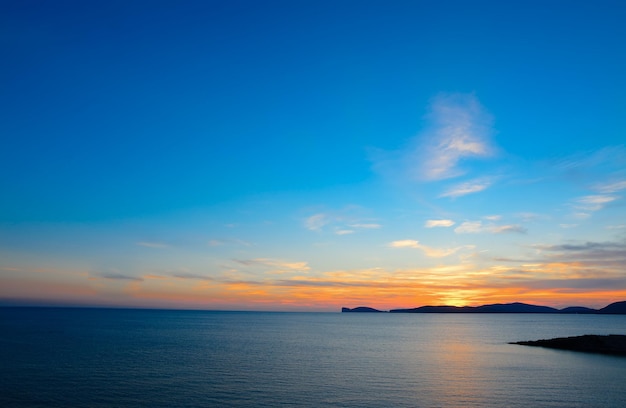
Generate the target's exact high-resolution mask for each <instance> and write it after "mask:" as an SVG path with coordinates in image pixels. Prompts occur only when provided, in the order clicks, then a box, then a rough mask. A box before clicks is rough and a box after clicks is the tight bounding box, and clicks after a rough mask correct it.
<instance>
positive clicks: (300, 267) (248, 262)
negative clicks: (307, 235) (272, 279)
mask: <svg viewBox="0 0 626 408" xmlns="http://www.w3.org/2000/svg"><path fill="white" fill-rule="evenodd" d="M235 261H236V262H237V263H239V264H241V265H245V266H262V267H267V268H275V269H276V270H277V271H278V272H286V271H308V270H310V269H311V268H310V267H309V265H308V263H307V262H288V261H283V260H279V259H271V258H254V259H244V260H235Z"/></svg>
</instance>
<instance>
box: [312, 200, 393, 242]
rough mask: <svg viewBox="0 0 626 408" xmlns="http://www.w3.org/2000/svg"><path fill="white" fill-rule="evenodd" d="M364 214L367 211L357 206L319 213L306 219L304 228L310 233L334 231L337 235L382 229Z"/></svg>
mask: <svg viewBox="0 0 626 408" xmlns="http://www.w3.org/2000/svg"><path fill="white" fill-rule="evenodd" d="M364 212H367V211H366V210H365V209H364V208H362V207H360V206H356V205H350V206H346V207H344V208H342V209H338V210H329V211H324V212H318V213H316V214H313V215H310V216H308V217H306V218H305V219H304V226H305V228H307V229H308V230H310V231H317V232H322V231H332V232H333V233H334V234H336V235H346V234H352V233H356V232H358V231H359V230H372V229H379V228H382V225H381V224H379V223H376V222H372V221H373V219H372V218H369V217H367V216H364V214H363V213H364Z"/></svg>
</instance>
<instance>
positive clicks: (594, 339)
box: [509, 334, 626, 356]
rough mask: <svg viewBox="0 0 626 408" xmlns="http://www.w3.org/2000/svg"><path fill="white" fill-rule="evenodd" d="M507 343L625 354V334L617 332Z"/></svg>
mask: <svg viewBox="0 0 626 408" xmlns="http://www.w3.org/2000/svg"><path fill="white" fill-rule="evenodd" d="M509 344H520V345H523V346H535V347H547V348H553V349H559V350H570V351H584V352H588V353H602V354H613V355H620V356H626V336H624V335H619V334H609V335H607V336H599V335H595V334H585V335H584V336H575V337H559V338H556V339H547V340H535V341H516V342H514V343H509Z"/></svg>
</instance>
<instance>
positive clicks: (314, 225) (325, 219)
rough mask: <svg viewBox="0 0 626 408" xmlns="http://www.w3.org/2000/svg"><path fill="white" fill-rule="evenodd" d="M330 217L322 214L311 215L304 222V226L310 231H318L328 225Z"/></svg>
mask: <svg viewBox="0 0 626 408" xmlns="http://www.w3.org/2000/svg"><path fill="white" fill-rule="evenodd" d="M330 221H331V220H330V217H329V216H328V215H327V214H324V213H318V214H313V215H311V216H310V217H308V218H307V219H306V220H305V221H304V226H305V227H306V228H307V229H309V230H311V231H319V230H320V229H322V227H324V226H325V225H327V224H328V223H330Z"/></svg>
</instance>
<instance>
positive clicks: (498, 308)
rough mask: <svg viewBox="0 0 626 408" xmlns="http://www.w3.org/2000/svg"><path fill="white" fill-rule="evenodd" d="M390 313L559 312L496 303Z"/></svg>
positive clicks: (430, 307)
mask: <svg viewBox="0 0 626 408" xmlns="http://www.w3.org/2000/svg"><path fill="white" fill-rule="evenodd" d="M389 312H390V313H558V309H554V308H552V307H548V306H535V305H529V304H526V303H519V302H517V303H496V304H493V305H483V306H477V307H472V306H463V307H457V306H422V307H416V308H414V309H393V310H390V311H389Z"/></svg>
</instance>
